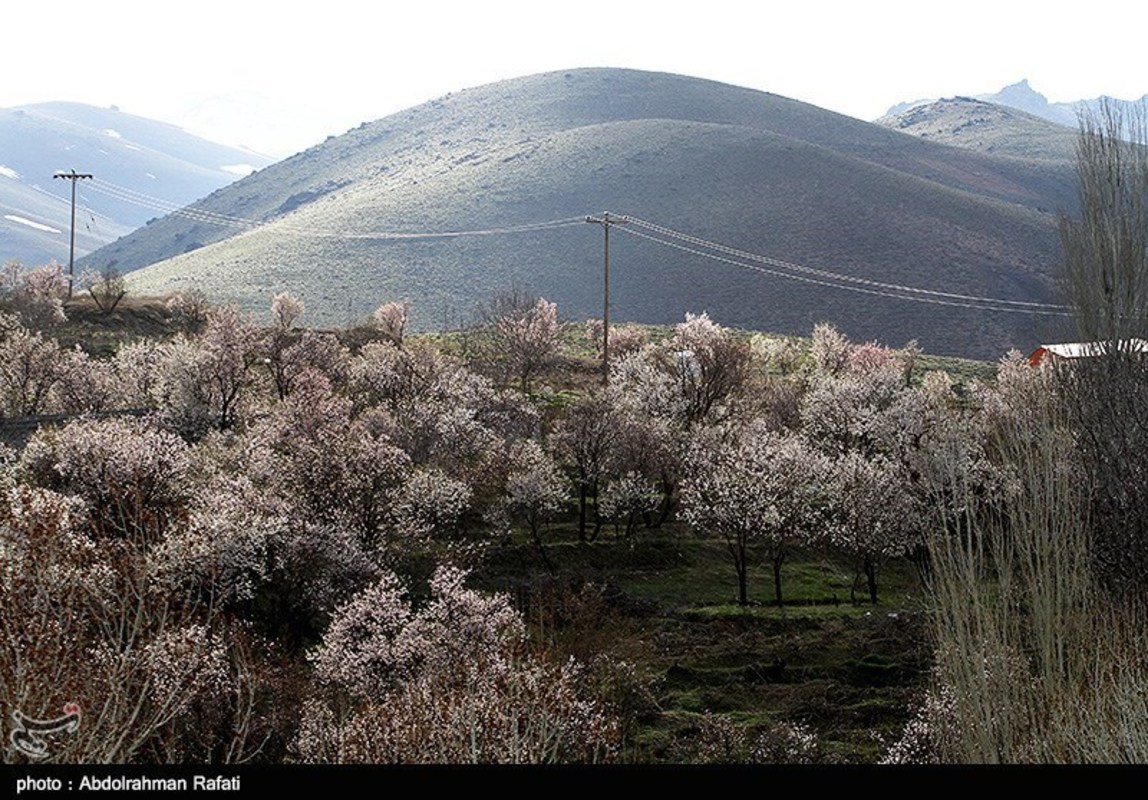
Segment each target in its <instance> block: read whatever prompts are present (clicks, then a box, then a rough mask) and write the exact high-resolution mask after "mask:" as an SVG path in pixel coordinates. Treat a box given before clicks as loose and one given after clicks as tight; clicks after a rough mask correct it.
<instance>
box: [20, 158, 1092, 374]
mask: <svg viewBox="0 0 1148 800" xmlns="http://www.w3.org/2000/svg"><path fill="white" fill-rule="evenodd" d="M89 186H90V188H92V189H94V190H96V191H97V192H100V193H102V194H104V195H106V196H108V197H111V198H112V199H116V200H119V201H121V202H126V203H131V204H134V205H138V206H142V207H145V208H150V209H152V210H158V211H161V212H163V213H165V214H169V215H173V216H177V217H181V218H184V219H188V220H191V221H194V222H201V223H204V224H210V225H220V226H224V227H231V228H236V229H244V230H252V229H256V228H260V227H263V226H267V225H274V227H275V231H276V233H280V234H288V235H294V236H301V237H310V238H319V239H339V240H347V241H350V240H379V241H388V240H389V241H405V240H420V239H423V240H435V239H454V238H465V237H479V236H500V235H507V234H514V233H531V232H542V231H548V230H554V229H558V228H565V227H571V226H574V225H576V224H579V223H583V222H594V223H597V224H600V225H602V226H603V231H604V236H605V247H604V263H603V273H604V274H603V281H604V285H603V295H604V309H603V327H604V331H603V335H604V336H608V331H607V330H605V329H606V326H608V324H609V323H608V321H607V320H608V319H609V317H608V314H609V306H608V304H609V265H608V259H609V228H610V227H611V226H613V225H616V224H624V223H630V224H631V227H629V228H623V230H624V231H625V232H626V233H628V234H630V235H632V236H635V237H638V238H641V239H645V240H648V241H651V242H654V243H655V244H659V245H662V246H664V247H670V248H673V249H676V250H678V251H680V252H685V253H689V254H691V255H696V256H700V257H702V258H708V259H710V260H713V261H717V262H720V263H725V264H729V265H731V266H736V267H740V268H742V269H748V270H751V271H754V272H758V273H761V274H765V275H770V276H772V277H777V278H782V279H785V280H794V281H799V282H802V283H808V284H811V285H815V286H821V287H824V288H830V289H839V290H842V291H850V292H855V293H859V294H867V295H871V296H875V297H885V298H890V299H896V300H908V301H911V302H918V303H928V304H931V305H940V306H948V307H952V308H966V309H970V310H978V311H993V312H1013V313H1027V314H1034V315H1041V316H1069V315H1070V311H1071V309H1070V308H1069V307H1068V306H1065V305H1058V304H1054V303H1041V302H1033V301H1025V300H1009V299H1007V298H1002V297H988V296H983V295H970V294H960V293H955V292H945V291H940V290H936V289H927V288H922V287H918V286H908V285H905V284H898V283H889V282H885V281H877V280H873V279H871V278H863V277H859V276H856V275H847V274H844V273H840V272H834V271H832V270H826V269H819V268H815V267H809V266H806V265H804V264H798V263H794V262H791V261H784V260H782V259H777V258H772V257H770V256H765V255H761V254H759V253H752V252H749V251H746V250H741V249H738V248H735V247H731V246H730V245H726V244H722V243H720V242H715V241H712V240H708V239H704V238H702V237H699V236H694V235H691V234H688V233H684V232H682V231H678V230H675V229H673V228H670V227H667V226H665V225H660V224H658V223H655V222H651V221H649V220H645V219H642V218H640V217H634V216H629V215H613V214H610V213H609V212H603V214H602V215H601V217H567V218H563V219H555V220H547V221H544V222H535V223H524V224H521V225H508V226H501V227H492V228H477V229H465V230H450V231H396V230H382V231H340V230H333V229H322V228H316V227H314V226H300V225H292V224H291V223H290V222H288V221H286V220H285V219H283V218H280V219H272V220H259V219H251V218H244V217H236V216H232V215H228V214H222V213H218V212H214V211H209V210H206V209H201V208H195V207H193V206H180V205H178V204H177V203H175V202H172V201H170V200H164V199H162V198H158V197H154V196H152V195H148V194H146V193H144V192H140V191H138V190H135V189H131V188H129V187H126V186H119V185H117V184H114V183H112V182H110V181H106V180H98V181H97V180H93V181H92V183H91V184H89ZM33 188H35V189H37V190H38V191H43V190H41V189H39V187H33ZM45 194H47V193H46V192H45ZM50 196H52V197H53V198H54V199H57V200H59V198H57V197H55V196H54V195H50ZM637 228H641V229H643V230H637ZM747 262H748V263H747ZM606 347H608V345H606ZM607 352H608V351H607V350H605V349H604V350H603V363H607V361H608V355H606V353H607Z"/></svg>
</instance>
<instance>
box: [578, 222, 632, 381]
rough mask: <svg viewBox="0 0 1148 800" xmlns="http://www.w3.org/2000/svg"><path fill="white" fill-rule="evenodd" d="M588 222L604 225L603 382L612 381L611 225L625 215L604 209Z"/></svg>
mask: <svg viewBox="0 0 1148 800" xmlns="http://www.w3.org/2000/svg"><path fill="white" fill-rule="evenodd" d="M586 221H587V222H593V223H594V224H595V225H601V226H602V234H603V245H604V246H603V249H602V253H603V261H602V383H609V381H610V226H611V225H622V224H624V223H625V222H626V218H625V217H611V216H610V212H609V211H603V212H602V216H600V217H586Z"/></svg>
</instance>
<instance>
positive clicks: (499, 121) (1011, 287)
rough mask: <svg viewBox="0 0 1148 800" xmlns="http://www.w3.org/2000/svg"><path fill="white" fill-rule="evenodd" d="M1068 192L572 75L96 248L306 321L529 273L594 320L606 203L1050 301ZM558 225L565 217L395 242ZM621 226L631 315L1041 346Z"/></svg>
mask: <svg viewBox="0 0 1148 800" xmlns="http://www.w3.org/2000/svg"><path fill="white" fill-rule="evenodd" d="M1072 193H1073V192H1072V175H1071V171H1070V170H1066V169H1065V168H1064V166H1063V165H1062V164H1061V163H1059V162H1057V161H1055V160H1053V161H1048V160H1039V159H1027V158H1017V157H1013V156H1001V155H995V154H991V153H979V152H975V151H972V150H967V149H961V148H954V147H950V146H946V145H942V144H937V143H934V142H930V141H926V140H923V139H921V138H918V137H913V136H908V135H905V134H903V133H900V132H897V131H893V130H889V129H887V128H884V127H882V126H877V125H873V124H870V123H865V122H860V121H858V120H854V119H851V118H848V117H844V116H841V115H838V114H834V113H831V112H828V111H824V110H822V109H818V108H815V107H813V106H809V105H807V104H803V103H800V102H797V101H794V100H789V99H786V98H782V97H778V96H776V95H771V94H767V93H763V92H758V91H753V90H750V89H742V88H738V87H733V86H727V85H723V84H718V83H714V82H710V81H703V80H699V79H695V78H688V77H683V76H676V75H666V74H660V73H646V72H636V71H630V70H609V69H601V70H597V69H595V70H575V71H571V72H564V73H562V72H559V73H547V74H543V75H534V76H529V77H526V78H520V79H515V80H510V81H503V82H500V83H496V84H491V85H488V86H482V87H478V88H475V89H470V90H466V91H463V92H459V93H457V94H453V95H449V96H447V97H444V98H441V99H439V100H436V101H432V102H430V103H426V104H424V105H422V106H418V107H416V108H413V109H410V110H408V111H405V112H402V113H400V114H396V115H393V116H391V117H387V118H384V119H382V120H379V121H377V122H373V123H370V124H365V125H363V126H361V127H360V128H358V129H356V130H353V131H350V132H349V133H347V134H345V135H343V136H340V137H334V138H331V139H329V140H328V141H327V142H325V143H323V144H321V145H318V146H316V147H314V148H311V149H310V150H307V151H305V152H303V153H300V154H298V155H296V156H294V157H292V158H289V159H287V160H285V161H283V162H280V163H278V164H276V165H274V166H272V167H269V168H267V169H265V170H261V171H260V172H258V173H256V174H254V175H251V176H249V177H248V178H245V179H243V180H241V181H238V182H237V183H235V184H233V185H231V186H228V187H226V188H224V189H221V190H218V191H216V192H214V193H213V194H212V195H210V196H208V197H206V198H204V199H203V200H202V201H200V202H198V203H196V204H195V205H194V206H193V207H192V209H193V211H192V212H191V213H194V214H197V215H199V217H200V219H199V220H196V219H189V218H188V215H187V214H185V215H182V216H169V217H165V218H163V219H160V220H156V221H154V222H153V223H151V224H150V225H148V226H147V227H145V228H144V229H141V230H140V231H137V232H135V233H133V234H131V235H129V236H126V237H124V238H123V239H121V240H119V241H117V242H115V243H113V244H112V245H110V246H108V247H105V248H103V249H101V250H100V251H98V252H97V253H95V254H93V256H92V257H91V258H90V259H89V260H90V261H91V262H93V263H99V262H100V261H108V260H115V261H117V262H118V263H119V264H121V265H122V266H125V267H136V266H144V265H147V264H154V265H153V266H149V267H147V268H146V269H143V270H141V271H140V272H138V273H137V274H136V275H134V276H133V280H132V287H133V289H134V290H135V291H138V292H156V293H164V292H168V291H173V290H177V289H181V288H188V287H193V286H194V287H200V288H203V289H205V290H206V291H208V293H209V294H210V295H212V296H213V297H215V298H217V299H223V298H231V299H236V300H238V301H240V302H242V303H244V304H245V305H247V306H248V307H251V308H254V309H264V308H266V306H267V302H268V300H269V297H270V295H271V293H273V292H274V291H279V290H283V289H289V290H291V291H292V292H294V293H295V294H297V295H298V296H300V297H301V298H302V299H303V300H304V302H305V303H306V304H307V309H308V310H307V317H306V320H307V321H308V323H309V324H337V323H343V322H346V321H347V319H348V318H354V319H357V318H361V317H363V316H365V315H366V314H367V313H369V311H370V310H371V308H373V307H374V306H375V305H376V304H377V303H379V302H380V301H382V300H386V299H392V298H405V299H408V300H410V301H412V303H413V306H414V318H413V321H414V324H415V325H416V327H423V328H426V327H436V326H441V325H444V324H450V323H451V322H453V321H456V320H457V318H458V316H459V315H460V314H462V313H465V312H466V311H468V310H469V309H470V308H471V306H472V304H473V303H474V302H475V301H476V300H481V299H485V298H488V297H489V296H490V295H491V294H493V293H495V292H497V291H500V290H505V289H507V288H510V287H511V286H514V285H518V286H526V287H528V288H530V289H532V290H534V291H536V292H538V293H541V294H545V295H546V296H548V297H550V298H552V299H554V300H556V301H557V302H558V303H559V307H560V310H561V311H562V313H563V314H565V315H567V316H570V317H574V318H577V317H585V316H590V315H600V313H601V312H600V303H601V301H600V295H599V292H600V285H601V277H600V271H601V239H602V236H601V229H600V228H599V227H598V226H589V225H586V224H584V223H582V222H581V220H582V218H583V217H584V216H585V215H586V214H590V213H597V212H600V211H602V210H609V211H611V212H613V213H615V214H628V215H633V216H635V217H639V218H642V219H645V220H650V221H653V222H655V223H657V224H659V225H662V226H666V227H668V228H672V229H674V230H677V231H682V232H685V233H688V234H693V235H696V236H700V237H703V238H705V239H707V240H712V241H716V242H720V243H722V244H725V245H729V246H732V247H735V248H740V249H742V250H745V251H750V252H752V253H758V254H765V255H768V256H771V257H774V258H779V259H785V260H787V261H791V262H798V263H800V264H802V265H807V266H809V267H813V268H820V269H823V270H833V271H835V272H837V273H840V274H843V275H847V276H852V277H854V278H861V279H867V280H876V281H881V282H886V283H896V284H905V285H909V286H914V287H922V288H927V289H930V290H937V291H945V292H953V293H962V294H970V295H983V296H990V297H1000V298H1007V299H1014V300H1038V301H1039V300H1045V299H1048V298H1049V297H1051V292H1052V279H1051V276H1052V275H1053V273H1054V272H1055V269H1056V265H1057V262H1058V258H1059V254H1058V247H1057V243H1056V236H1055V211H1056V210H1057V209H1059V208H1062V207H1065V206H1067V205H1069V204H1070V203H1071V202H1072ZM207 215H214V216H213V218H214V219H218V220H221V221H222V222H224V223H225V224H209V223H208V222H205V221H203V220H205V219H207V218H208V217H207ZM554 220H562V221H568V222H569V224H566V225H562V226H555V227H547V228H544V229H536V230H531V231H528V232H516V233H507V232H502V233H491V234H490V235H474V236H465V237H442V238H431V237H421V238H400V237H396V236H393V235H392V234H393V232H441V231H463V230H466V231H473V230H482V231H491V230H492V229H493V230H496V231H497V230H499V229H505V228H507V227H512V226H519V225H524V224H529V223H538V222H549V221H554ZM614 230H616V231H618V234H617V235H616V236H614V237H613V240H612V242H611V255H612V268H611V272H612V294H611V298H612V302H613V314H614V315H615V316H616V318H628V319H634V320H638V321H643V322H668V321H673V320H676V319H679V318H680V317H681V315H682V314H683V313H684V312H685V311H701V310H707V311H709V312H710V314H711V315H712V316H714V317H715V318H716V319H719V320H720V321H721V322H723V323H725V324H729V325H737V326H742V327H753V328H765V329H769V330H775V331H787V332H808V330H809V329H810V328H811V327H812V325H813V324H814V323H816V322H818V321H821V320H825V319H830V320H833V321H835V322H836V323H837V324H838V325H840V326H841V327H842V328H843V329H844V330H845V332H846V333H847V334H848V335H850V336H851V337H853V338H862V339H871V338H876V339H880V340H883V341H885V342H888V343H891V344H902V343H903V342H904V341H905V340H907V339H908V338H911V337H916V338H918V339H920V340H921V342H922V344H923V345H924V346H925V347H926V349H928V350H930V351H933V352H938V353H952V354H959V355H971V356H981V357H995V356H996V355H999V353H1000V352H1001V351H1002V350H1003V349H1004V348H1006V347H1008V346H1020V347H1025V346H1027V345H1028V344H1029V342H1030V340H1031V339H1032V338H1034V337H1038V336H1039V334H1038V332H1037V331H1038V328H1039V327H1040V322H1039V320H1034V318H1033V317H1030V316H1028V315H1022V314H1015V313H1003V312H997V311H979V312H978V311H972V310H970V309H968V308H963V307H952V306H943V305H936V304H927V303H911V302H906V301H904V300H896V299H891V298H888V297H883V296H879V295H874V294H872V293H864V292H863V291H845V290H842V289H840V288H831V287H828V286H824V285H821V283H817V282H813V283H810V282H804V283H803V282H799V281H796V280H792V279H784V278H778V277H776V276H773V275H769V274H766V273H763V272H761V271H760V270H759V271H751V270H746V269H739V268H738V267H735V266H732V265H730V264H727V263H724V262H722V261H719V260H713V259H708V258H702V257H700V256H697V255H694V254H692V253H690V252H686V251H684V250H682V249H673V248H670V247H666V246H664V245H658V244H655V243H652V242H650V241H648V240H646V239H643V238H639V237H638V234H640V233H642V232H643V231H645V232H647V233H648V232H649V229H648V228H645V229H643V228H640V227H639V226H629V227H627V226H619V227H618V228H615V229H614ZM680 241H681V240H679V242H680ZM164 259H167V260H164ZM156 262H160V263H156ZM750 266H757V267H760V266H761V265H760V264H757V265H754V264H751V265H750ZM856 288H857V285H856V284H855V285H854V289H856ZM885 293H886V292H884V291H882V292H880V293H879V294H885Z"/></svg>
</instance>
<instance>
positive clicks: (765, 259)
mask: <svg viewBox="0 0 1148 800" xmlns="http://www.w3.org/2000/svg"><path fill="white" fill-rule="evenodd" d="M624 219H626V220H627V221H629V222H632V223H633V224H635V225H638V226H640V227H644V228H646V229H648V230H652V231H654V232H655V233H659V234H662V235H664V236H669V237H671V238H675V239H679V240H682V241H686V242H690V243H691V244H695V245H698V246H701V247H705V248H708V249H712V250H716V251H718V252H722V253H726V254H728V255H731V256H736V257H738V258H742V259H746V260H748V261H754V262H758V263H762V264H767V265H770V266H774V267H778V268H781V269H785V270H792V271H794V272H802V273H805V274H809V275H814V276H817V277H820V278H824V279H826V280H830V281H841V282H844V283H854V284H857V285H860V286H868V287H872V288H874V289H884V290H888V291H892V292H904V293H908V294H921V295H927V296H931V297H940V298H945V299H948V300H961V301H967V302H980V303H994V304H1000V305H1008V306H1018V307H1021V308H1037V309H1045V310H1048V311H1068V310H1069V307H1068V306H1064V305H1057V304H1054V303H1036V302H1029V301H1024V300H1006V299H1004V298H998V297H982V296H977V295H966V294H955V293H952V292H941V291H937V290H933V289H921V288H918V287H914V286H905V285H903V284H896V283H884V282H882V281H875V280H871V279H869V278H860V277H857V276H854V275H844V274H842V273H839V272H831V271H829V270H824V269H816V268H814V267H807V266H804V265H802V264H794V263H792V262H789V261H782V260H781V259H777V258H770V257H769V256H763V255H758V254H756V253H750V252H746V251H744V250H738V249H736V248H733V247H730V246H728V245H723V244H720V243H717V242H711V241H709V240H707V239H702V238H700V237H698V236H691V235H689V234H686V233H682V232H680V231H675V230H674V229H672V228H667V227H665V226H663V225H657V224H655V223H652V222H647V221H646V220H643V219H639V218H637V217H625V218H624ZM842 288H844V287H842Z"/></svg>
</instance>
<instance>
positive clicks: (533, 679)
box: [295, 567, 618, 763]
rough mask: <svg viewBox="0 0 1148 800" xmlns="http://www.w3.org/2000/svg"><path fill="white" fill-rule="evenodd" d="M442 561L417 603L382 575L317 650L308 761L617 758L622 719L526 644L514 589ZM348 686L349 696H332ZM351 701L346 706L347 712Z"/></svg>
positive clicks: (304, 730)
mask: <svg viewBox="0 0 1148 800" xmlns="http://www.w3.org/2000/svg"><path fill="white" fill-rule="evenodd" d="M466 578H467V574H466V573H465V572H464V571H462V570H459V569H456V568H453V567H439V568H438V569H437V570H436V571H435V574H434V576H433V577H432V579H431V582H430V590H431V597H430V600H429V602H428V603H426V605H424V606H422V607H421V608H416V607H414V606H413V604H412V603H411V601H410V599H409V597H408V593H407V591H406V589H405V587H404V586H403V584H402V582H401V581H400V580H399V579H398V578H397V577H396V576H395V575H393V574H391V573H386V574H384V575H383V576H382V577H381V578H380V580H379V581H378V583H376V584H375V585H374V586H372V587H369V588H367V589H365V590H364V591H363V592H362V593H360V594H359V595H357V596H356V597H354V598H352V600H351V601H350V602H348V603H347V604H345V605H344V606H342V607H341V608H340V609H339V610H338V611H337V612H336V614H335V616H334V618H333V619H332V622H331V625H330V628H329V629H328V631H327V634H326V635H325V636H324V637H323V642H322V644H321V645H320V646H319V647H318V648H317V649H316V650H315V651H314V652H313V653H312V655H311V660H312V663H313V664H314V665H315V676H316V681H317V683H318V684H319V687H320V688H321V690H322V691H323V692H324V693H325V694H326V696H325V697H324V695H323V694H320V696H319V697H316V698H315V699H314V700H312V701H311V702H309V703H308V704H307V705H306V706H305V708H304V714H303V720H302V725H301V729H300V732H299V736H298V737H297V739H296V742H295V749H296V751H297V752H298V753H299V754H300V756H301V757H302V758H304V759H306V760H315V761H333V762H347V761H355V762H376V763H377V762H387V763H396V762H405V763H426V762H430V763H482V762H502V763H510V762H513V763H544V762H561V761H571V760H573V761H592V760H608V759H610V758H613V757H614V755H615V753H616V748H617V732H618V727H617V723H616V721H615V720H613V719H612V718H610V717H609V716H608V715H606V714H605V713H604V712H603V711H602V710H601V709H600V708H598V707H597V706H596V705H595V704H594V703H593V702H592V701H590V700H589V699H588V698H586V697H584V694H583V692H582V691H581V690H580V687H579V685H578V681H577V677H578V670H577V667H576V665H574V664H573V663H567V664H566V665H563V666H559V667H555V666H552V665H550V664H548V663H547V662H546V661H545V660H544V659H542V658H540V657H538V656H537V655H535V654H533V653H532V652H531V651H530V650H529V648H528V647H527V642H526V635H525V634H526V628H525V625H524V623H523V621H522V618H521V616H520V615H519V614H518V612H517V611H515V610H514V608H513V607H512V606H511V605H510V602H509V598H507V597H506V596H505V595H484V594H481V593H479V592H476V591H474V590H473V589H469V588H467V587H466V585H465V581H466ZM338 692H343V693H345V695H347V696H349V698H350V702H349V703H347V702H343V703H341V704H336V703H334V702H332V700H331V699H329V698H333V697H335V696H337V693H338ZM348 706H349V707H350V710H349V713H348V712H347V711H346V710H343V709H347V708H348Z"/></svg>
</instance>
